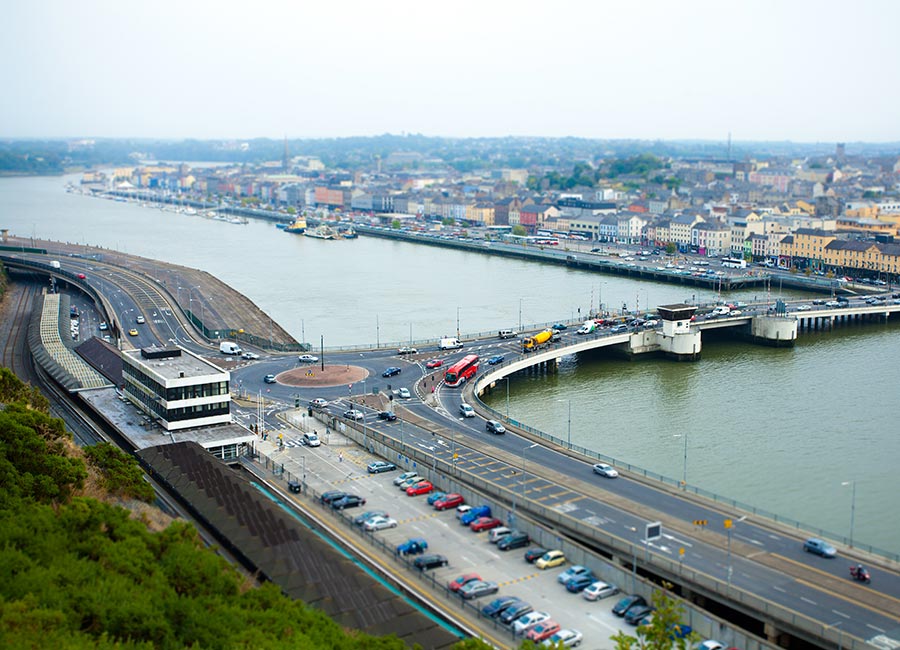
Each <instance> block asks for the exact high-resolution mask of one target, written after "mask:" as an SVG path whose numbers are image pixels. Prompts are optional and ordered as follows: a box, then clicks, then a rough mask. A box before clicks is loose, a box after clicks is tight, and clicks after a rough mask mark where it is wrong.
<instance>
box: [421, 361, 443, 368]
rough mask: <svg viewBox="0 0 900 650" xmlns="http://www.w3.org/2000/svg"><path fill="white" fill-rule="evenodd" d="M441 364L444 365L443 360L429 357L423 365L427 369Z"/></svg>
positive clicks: (438, 366)
mask: <svg viewBox="0 0 900 650" xmlns="http://www.w3.org/2000/svg"><path fill="white" fill-rule="evenodd" d="M442 365H444V361H443V360H442V359H429V360H428V362H427V363H426V364H425V367H426V368H428V369H429V370H432V369H434V368H440V367H441V366H442Z"/></svg>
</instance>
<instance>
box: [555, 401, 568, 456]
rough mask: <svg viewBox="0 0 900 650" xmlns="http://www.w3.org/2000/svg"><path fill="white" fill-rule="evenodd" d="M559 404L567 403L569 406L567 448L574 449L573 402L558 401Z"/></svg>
mask: <svg viewBox="0 0 900 650" xmlns="http://www.w3.org/2000/svg"><path fill="white" fill-rule="evenodd" d="M556 401H557V402H566V404H568V405H569V420H568V442H567V446H568V448H569V449H571V448H572V400H570V399H558V400H556Z"/></svg>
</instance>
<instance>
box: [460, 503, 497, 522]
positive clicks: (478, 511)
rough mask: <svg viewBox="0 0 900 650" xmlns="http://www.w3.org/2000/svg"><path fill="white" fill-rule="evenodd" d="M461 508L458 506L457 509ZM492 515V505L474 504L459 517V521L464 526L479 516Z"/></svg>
mask: <svg viewBox="0 0 900 650" xmlns="http://www.w3.org/2000/svg"><path fill="white" fill-rule="evenodd" d="M458 510H459V508H457V511H458ZM490 516H491V507H490V506H472V507H471V508H469V509H468V510H467V511H466V512H465V513H464V514H462V515H461V516H460V518H459V523H461V524H462V525H463V526H468V525H469V524H471V523H472V522H473V521H475V520H476V519H478V518H479V517H490Z"/></svg>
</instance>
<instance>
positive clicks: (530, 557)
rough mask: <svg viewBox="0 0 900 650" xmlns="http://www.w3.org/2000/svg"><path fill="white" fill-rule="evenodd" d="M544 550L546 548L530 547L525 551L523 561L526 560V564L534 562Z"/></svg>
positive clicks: (545, 550)
mask: <svg viewBox="0 0 900 650" xmlns="http://www.w3.org/2000/svg"><path fill="white" fill-rule="evenodd" d="M546 552H547V549H545V548H530V549H528V550H527V551H525V561H526V562H528V564H534V563H535V562H537V561H538V560H539V559H540V558H541V557H542V556H543V555H544V553H546Z"/></svg>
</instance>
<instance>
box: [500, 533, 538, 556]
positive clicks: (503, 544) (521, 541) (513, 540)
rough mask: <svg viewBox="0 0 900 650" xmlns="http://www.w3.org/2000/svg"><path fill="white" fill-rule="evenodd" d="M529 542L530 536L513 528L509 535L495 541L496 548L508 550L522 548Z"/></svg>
mask: <svg viewBox="0 0 900 650" xmlns="http://www.w3.org/2000/svg"><path fill="white" fill-rule="evenodd" d="M529 542H531V538H530V537H529V536H528V533H523V532H522V531H520V530H514V531H512V532H511V533H510V534H509V535H507V536H506V537H504V538H503V539H501V540H500V541H499V542H497V548H498V549H500V550H501V551H510V550H512V549H514V548H522V547H523V546H528V544H529Z"/></svg>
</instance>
